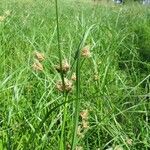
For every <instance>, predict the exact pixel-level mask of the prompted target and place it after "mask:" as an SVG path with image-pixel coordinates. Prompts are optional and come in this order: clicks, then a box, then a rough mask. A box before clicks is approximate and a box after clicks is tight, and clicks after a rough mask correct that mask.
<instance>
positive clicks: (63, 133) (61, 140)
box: [59, 94, 68, 150]
mask: <svg viewBox="0 0 150 150" xmlns="http://www.w3.org/2000/svg"><path fill="white" fill-rule="evenodd" d="M67 100H68V96H67V94H66V96H65V105H64V110H63V122H62V128H61V138H60V145H59V150H65V149H66V148H65V146H66V145H65V143H66V141H65V125H66V118H67V103H66V101H67Z"/></svg>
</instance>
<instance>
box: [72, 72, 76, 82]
mask: <svg viewBox="0 0 150 150" xmlns="http://www.w3.org/2000/svg"><path fill="white" fill-rule="evenodd" d="M76 79H77V78H76V73H73V74H72V76H71V80H72V81H76Z"/></svg>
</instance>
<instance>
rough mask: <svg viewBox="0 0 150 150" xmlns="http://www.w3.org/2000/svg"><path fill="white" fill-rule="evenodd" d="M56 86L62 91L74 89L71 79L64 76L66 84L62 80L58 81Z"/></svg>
mask: <svg viewBox="0 0 150 150" xmlns="http://www.w3.org/2000/svg"><path fill="white" fill-rule="evenodd" d="M56 88H57V89H58V90H59V91H60V92H70V91H71V90H72V89H73V84H72V81H71V80H68V79H67V78H64V85H63V83H62V81H58V82H57V84H56Z"/></svg>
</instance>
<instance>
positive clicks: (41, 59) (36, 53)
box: [34, 51, 45, 62]
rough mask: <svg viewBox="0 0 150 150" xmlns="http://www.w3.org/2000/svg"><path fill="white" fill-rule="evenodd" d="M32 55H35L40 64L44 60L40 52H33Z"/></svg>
mask: <svg viewBox="0 0 150 150" xmlns="http://www.w3.org/2000/svg"><path fill="white" fill-rule="evenodd" d="M34 55H35V57H36V59H37V60H38V61H40V62H41V61H43V60H44V59H45V56H44V54H43V53H40V52H37V51H35V52H34Z"/></svg>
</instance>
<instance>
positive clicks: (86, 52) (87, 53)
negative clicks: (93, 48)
mask: <svg viewBox="0 0 150 150" xmlns="http://www.w3.org/2000/svg"><path fill="white" fill-rule="evenodd" d="M81 56H82V57H85V58H88V57H91V52H90V46H89V45H87V46H85V47H84V48H83V49H82V51H81Z"/></svg>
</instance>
